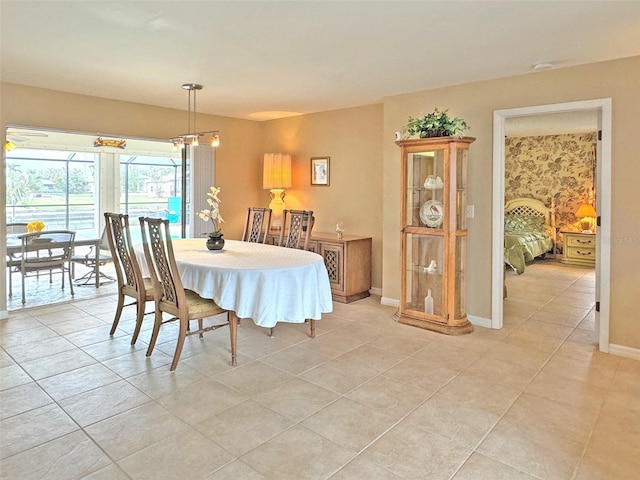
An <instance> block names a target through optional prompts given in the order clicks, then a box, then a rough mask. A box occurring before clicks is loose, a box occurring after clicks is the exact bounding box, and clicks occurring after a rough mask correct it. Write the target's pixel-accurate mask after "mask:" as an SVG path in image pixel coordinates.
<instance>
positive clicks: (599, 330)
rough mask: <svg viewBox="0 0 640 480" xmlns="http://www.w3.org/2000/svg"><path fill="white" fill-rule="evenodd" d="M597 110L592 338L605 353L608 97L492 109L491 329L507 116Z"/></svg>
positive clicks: (499, 314) (497, 305)
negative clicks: (595, 307) (598, 135)
mask: <svg viewBox="0 0 640 480" xmlns="http://www.w3.org/2000/svg"><path fill="white" fill-rule="evenodd" d="M580 110H597V111H598V125H599V128H600V129H601V131H602V140H599V141H598V154H599V155H600V156H599V157H598V158H597V161H596V184H597V185H598V188H599V190H598V191H597V192H596V199H597V205H596V209H597V212H598V220H599V221H600V225H599V226H598V235H597V237H596V294H598V293H599V297H596V301H599V302H600V311H599V312H596V337H597V338H596V340H597V342H598V348H599V349H600V351H602V352H606V353H608V352H609V307H610V298H609V297H610V277H611V242H610V241H609V239H610V238H611V130H612V126H611V122H612V117H611V98H600V99H595V100H585V101H578V102H567V103H556V104H549V105H537V106H531V107H520V108H511V109H505V110H495V111H494V112H493V206H492V216H493V229H492V230H493V234H492V238H493V240H492V244H491V248H492V260H491V283H492V285H493V289H492V291H491V328H502V326H503V297H502V291H503V286H504V281H503V270H504V194H505V191H504V183H505V181H504V173H505V142H504V139H505V121H506V120H507V119H508V118H516V117H525V116H532V115H543V114H548V113H559V112H575V111H580Z"/></svg>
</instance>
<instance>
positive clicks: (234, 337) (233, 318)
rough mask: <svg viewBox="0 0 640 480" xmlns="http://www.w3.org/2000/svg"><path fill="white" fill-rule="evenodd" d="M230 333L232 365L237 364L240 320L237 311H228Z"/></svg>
mask: <svg viewBox="0 0 640 480" xmlns="http://www.w3.org/2000/svg"><path fill="white" fill-rule="evenodd" d="M227 318H228V319H229V335H230V337H231V365H233V366H234V367H235V366H236V344H237V342H238V323H240V320H239V319H238V316H237V315H236V313H235V312H228V313H227Z"/></svg>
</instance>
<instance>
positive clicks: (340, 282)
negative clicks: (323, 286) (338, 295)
mask: <svg viewBox="0 0 640 480" xmlns="http://www.w3.org/2000/svg"><path fill="white" fill-rule="evenodd" d="M318 246H319V248H320V251H319V252H318V253H319V254H320V255H321V256H322V258H324V264H325V266H326V267H327V273H328V274H329V283H330V284H331V288H332V289H333V290H337V291H340V292H342V291H343V290H344V247H343V245H338V244H333V243H324V242H319V244H318Z"/></svg>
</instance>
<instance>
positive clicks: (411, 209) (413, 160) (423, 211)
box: [406, 149, 446, 229]
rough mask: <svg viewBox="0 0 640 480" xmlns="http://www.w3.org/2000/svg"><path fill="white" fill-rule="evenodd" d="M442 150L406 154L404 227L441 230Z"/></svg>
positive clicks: (442, 194) (443, 191)
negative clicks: (405, 224)
mask: <svg viewBox="0 0 640 480" xmlns="http://www.w3.org/2000/svg"><path fill="white" fill-rule="evenodd" d="M444 155H445V152H444V150H442V149H439V150H432V151H424V152H418V153H409V158H408V162H407V192H406V195H407V203H406V205H407V212H406V221H407V225H408V226H412V227H426V228H435V229H442V228H443V224H444V219H445V215H446V212H445V208H446V206H445V202H444V198H445V185H444V180H445V172H444V167H445V166H444Z"/></svg>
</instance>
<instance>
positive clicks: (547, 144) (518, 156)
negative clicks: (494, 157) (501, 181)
mask: <svg viewBox="0 0 640 480" xmlns="http://www.w3.org/2000/svg"><path fill="white" fill-rule="evenodd" d="M595 163H596V133H595V132H594V133H580V134H562V135H545V136H532V137H511V138H507V139H506V141H505V201H508V200H511V199H512V198H519V197H531V198H535V199H538V200H540V201H542V202H544V203H545V205H548V206H549V205H551V199H552V198H554V199H555V205H556V226H557V227H560V229H561V230H570V231H580V230H581V228H580V223H579V219H578V218H576V215H575V212H576V211H577V210H578V208H580V205H582V204H583V203H592V204H593V205H595V168H596V165H595Z"/></svg>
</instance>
